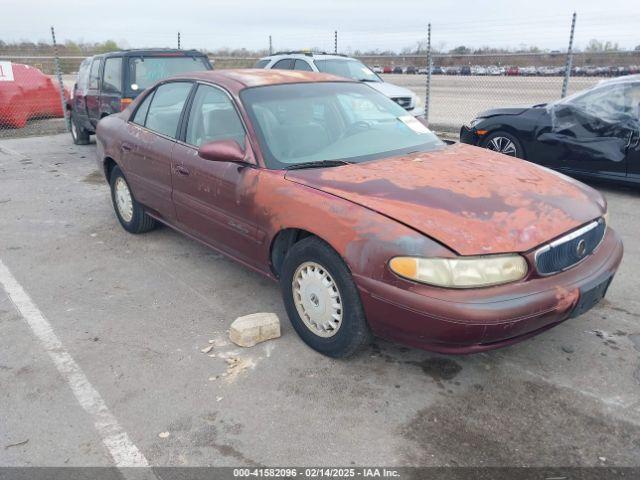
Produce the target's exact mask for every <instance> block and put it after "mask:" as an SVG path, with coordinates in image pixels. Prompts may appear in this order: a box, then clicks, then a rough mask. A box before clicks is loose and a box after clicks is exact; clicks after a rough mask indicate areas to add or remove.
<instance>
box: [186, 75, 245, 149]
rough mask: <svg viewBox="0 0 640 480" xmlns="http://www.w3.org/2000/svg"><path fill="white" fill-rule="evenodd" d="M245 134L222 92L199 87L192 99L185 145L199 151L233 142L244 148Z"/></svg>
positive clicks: (233, 108)
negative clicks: (222, 141) (217, 143)
mask: <svg viewBox="0 0 640 480" xmlns="http://www.w3.org/2000/svg"><path fill="white" fill-rule="evenodd" d="M244 138H245V131H244V127H243V126H242V120H240V117H239V116H238V112H236V109H235V107H234V106H233V103H232V101H231V99H230V98H229V97H228V96H227V94H226V93H224V92H223V91H222V90H220V89H218V88H214V87H210V86H208V85H200V86H199V87H198V90H197V92H196V94H195V96H194V98H193V105H192V107H191V112H190V113H189V121H188V123H187V137H186V142H187V143H188V144H189V145H194V146H196V147H199V146H201V145H204V144H205V143H209V142H215V141H218V140H235V141H236V142H237V143H238V145H240V147H242V148H244Z"/></svg>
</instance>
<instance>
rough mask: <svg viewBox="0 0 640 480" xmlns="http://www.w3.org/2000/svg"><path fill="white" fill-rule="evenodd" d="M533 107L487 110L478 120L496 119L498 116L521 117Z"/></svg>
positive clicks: (480, 114) (479, 115)
mask: <svg viewBox="0 0 640 480" xmlns="http://www.w3.org/2000/svg"><path fill="white" fill-rule="evenodd" d="M530 108H532V107H506V108H493V109H491V110H485V111H484V112H481V113H479V114H478V118H486V117H495V116H496V115H521V114H523V113H524V112H526V111H527V110H529V109H530Z"/></svg>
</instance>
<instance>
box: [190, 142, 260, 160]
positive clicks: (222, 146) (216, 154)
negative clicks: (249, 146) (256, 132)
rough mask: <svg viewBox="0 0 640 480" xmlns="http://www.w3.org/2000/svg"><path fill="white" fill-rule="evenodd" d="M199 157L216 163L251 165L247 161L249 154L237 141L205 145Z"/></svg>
mask: <svg viewBox="0 0 640 480" xmlns="http://www.w3.org/2000/svg"><path fill="white" fill-rule="evenodd" d="M198 156H199V157H200V158H204V159H205V160H211V161H214V162H239V163H250V161H248V160H247V154H246V153H245V151H244V150H242V147H240V145H239V144H238V142H236V141H235V140H218V141H215V142H210V143H205V144H204V145H202V146H201V147H200V149H199V150H198Z"/></svg>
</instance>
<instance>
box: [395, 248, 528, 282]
mask: <svg viewBox="0 0 640 480" xmlns="http://www.w3.org/2000/svg"><path fill="white" fill-rule="evenodd" d="M389 267H390V268H391V270H392V271H393V272H395V273H396V274H398V275H400V276H401V277H404V278H408V279H409V280H414V281H416V282H420V283H426V284H429V285H435V286H438V287H447V288H476V287H488V286H491V285H500V284H502V283H508V282H515V281H516V280H520V279H521V278H524V276H525V275H526V274H527V261H526V260H525V259H524V257H522V256H520V255H517V254H508V255H485V256H478V257H458V258H419V257H395V258H392V259H391V261H390V262H389Z"/></svg>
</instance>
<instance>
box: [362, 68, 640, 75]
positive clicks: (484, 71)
mask: <svg viewBox="0 0 640 480" xmlns="http://www.w3.org/2000/svg"><path fill="white" fill-rule="evenodd" d="M372 70H373V71H374V72H376V73H396V74H426V73H427V69H426V67H420V68H417V67H415V66H413V65H409V66H385V67H381V66H379V65H375V66H373V67H372ZM564 73H565V67H564V66H525V67H520V66H515V65H506V66H498V65H453V66H433V67H432V69H431V74H432V75H480V76H483V75H488V76H500V75H508V76H524V77H527V76H529V77H532V76H537V77H551V76H562V75H564ZM637 73H640V66H638V65H627V66H612V67H573V68H572V69H571V75H573V76H586V77H618V76H622V75H634V74H637Z"/></svg>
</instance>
